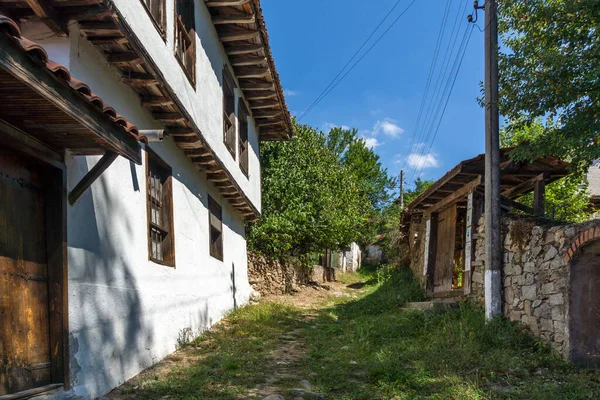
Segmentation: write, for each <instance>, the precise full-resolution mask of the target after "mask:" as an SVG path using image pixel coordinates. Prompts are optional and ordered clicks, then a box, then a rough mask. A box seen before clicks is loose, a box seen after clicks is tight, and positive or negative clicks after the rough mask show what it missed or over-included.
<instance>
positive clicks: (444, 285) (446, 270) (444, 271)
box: [433, 204, 456, 292]
mask: <svg viewBox="0 0 600 400" xmlns="http://www.w3.org/2000/svg"><path fill="white" fill-rule="evenodd" d="M437 224H438V227H437V243H436V248H435V270H434V273H433V290H434V292H446V291H450V290H452V278H453V274H454V247H455V244H456V204H455V205H453V206H450V207H448V208H446V209H445V210H443V211H441V212H440V213H439V214H438V220H437Z"/></svg>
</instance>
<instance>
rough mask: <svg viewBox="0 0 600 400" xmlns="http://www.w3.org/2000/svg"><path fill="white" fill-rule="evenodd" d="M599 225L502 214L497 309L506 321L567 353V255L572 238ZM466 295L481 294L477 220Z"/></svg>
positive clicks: (482, 234)
mask: <svg viewBox="0 0 600 400" xmlns="http://www.w3.org/2000/svg"><path fill="white" fill-rule="evenodd" d="M598 224H599V222H598V221H591V222H588V223H584V224H567V225H565V224H562V225H558V224H555V223H549V222H548V221H540V220H535V219H532V218H523V217H521V218H519V217H505V218H504V220H503V227H502V236H503V243H504V255H503V257H504V259H503V270H502V279H503V294H502V296H503V312H504V315H505V316H506V317H507V318H508V319H510V320H511V321H518V322H521V323H522V324H524V325H526V326H527V327H528V328H529V329H530V330H531V331H532V332H533V333H534V334H536V335H538V336H540V337H541V338H543V339H544V340H545V341H546V342H548V343H549V344H550V345H551V346H552V347H553V348H555V349H556V350H558V351H559V352H561V353H562V354H563V355H565V356H569V350H570V349H569V347H570V346H569V327H568V321H569V310H568V304H569V274H570V266H569V258H570V256H571V255H572V254H573V251H572V250H570V249H571V246H572V243H573V242H579V236H582V237H583V236H584V235H588V231H589V230H592V231H593V227H595V226H597V225H598ZM473 237H474V239H476V242H475V245H474V249H475V261H474V262H473V267H472V268H473V269H472V289H473V290H472V295H473V297H475V298H476V299H478V300H479V301H483V298H484V288H483V282H484V271H485V227H484V219H483V218H481V219H480V220H479V224H478V227H477V234H476V235H474V236H473Z"/></svg>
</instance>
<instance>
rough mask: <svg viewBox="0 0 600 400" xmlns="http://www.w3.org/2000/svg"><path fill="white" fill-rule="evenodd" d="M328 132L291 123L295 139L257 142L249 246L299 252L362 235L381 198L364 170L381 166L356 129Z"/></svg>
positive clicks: (282, 252) (278, 253)
mask: <svg viewBox="0 0 600 400" xmlns="http://www.w3.org/2000/svg"><path fill="white" fill-rule="evenodd" d="M334 131H335V132H334V133H333V134H331V135H325V134H323V133H321V132H318V131H317V130H315V129H314V128H311V127H310V126H307V125H300V124H298V123H297V122H296V121H294V137H295V140H293V141H291V142H267V143H264V144H263V146H262V148H261V163H262V167H263V217H262V218H261V219H260V220H259V221H258V222H257V223H255V224H252V225H250V226H249V228H248V240H249V245H250V247H251V248H253V249H254V250H257V251H259V252H262V253H264V254H268V255H272V256H278V257H281V256H285V255H303V254H308V253H309V252H313V251H321V250H323V249H326V248H329V249H335V248H341V247H345V246H347V245H348V244H350V243H351V242H353V241H357V240H359V239H360V238H364V237H365V235H366V234H367V233H368V229H366V228H365V226H368V225H369V224H371V223H372V221H371V218H372V216H373V214H374V212H373V208H374V207H377V205H378V204H379V203H378V202H379V201H385V196H384V194H382V193H380V192H378V190H380V189H379V186H378V184H377V183H372V182H371V179H370V178H369V176H370V175H369V174H373V176H375V177H380V175H378V173H377V171H379V173H381V174H384V173H385V170H383V169H382V168H381V165H380V164H379V162H378V158H377V156H375V155H374V154H368V152H366V151H365V149H366V148H365V147H364V144H363V143H362V142H361V141H360V140H359V139H358V138H357V137H356V131H354V130H352V131H338V130H334ZM369 151H370V150H369ZM383 186H384V187H385V184H384V185H383Z"/></svg>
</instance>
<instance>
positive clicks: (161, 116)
mask: <svg viewBox="0 0 600 400" xmlns="http://www.w3.org/2000/svg"><path fill="white" fill-rule="evenodd" d="M152 118H154V119H156V120H159V121H185V117H184V116H183V115H181V114H180V113H178V112H154V113H152Z"/></svg>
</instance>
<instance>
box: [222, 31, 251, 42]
mask: <svg viewBox="0 0 600 400" xmlns="http://www.w3.org/2000/svg"><path fill="white" fill-rule="evenodd" d="M259 36H260V32H258V31H257V30H256V29H243V28H242V29H236V30H231V31H223V32H219V38H220V39H221V41H222V42H236V41H238V40H248V39H257V38H258V37H259Z"/></svg>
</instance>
